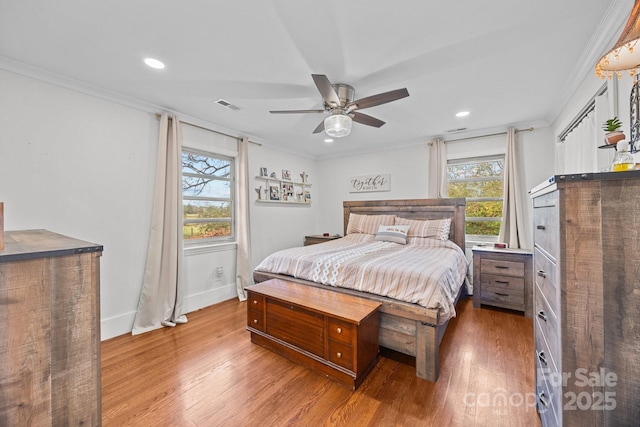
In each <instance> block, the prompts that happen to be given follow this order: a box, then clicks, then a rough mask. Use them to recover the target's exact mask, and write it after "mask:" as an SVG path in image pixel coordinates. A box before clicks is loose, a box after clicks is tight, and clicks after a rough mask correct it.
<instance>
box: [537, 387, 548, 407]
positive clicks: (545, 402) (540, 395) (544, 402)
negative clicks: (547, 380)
mask: <svg viewBox="0 0 640 427" xmlns="http://www.w3.org/2000/svg"><path fill="white" fill-rule="evenodd" d="M538 400H539V401H540V403H541V404H542V406H544V407H545V408H548V407H549V401H548V400H547V394H546V393H545V392H544V391H541V392H540V393H538Z"/></svg>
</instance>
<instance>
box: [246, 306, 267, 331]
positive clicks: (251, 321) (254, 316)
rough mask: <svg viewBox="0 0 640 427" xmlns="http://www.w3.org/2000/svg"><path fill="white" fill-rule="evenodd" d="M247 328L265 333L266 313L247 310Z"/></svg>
mask: <svg viewBox="0 0 640 427" xmlns="http://www.w3.org/2000/svg"><path fill="white" fill-rule="evenodd" d="M247 326H249V327H252V328H254V329H257V330H259V331H262V332H264V311H260V310H251V309H249V310H247Z"/></svg>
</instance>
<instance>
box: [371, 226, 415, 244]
mask: <svg viewBox="0 0 640 427" xmlns="http://www.w3.org/2000/svg"><path fill="white" fill-rule="evenodd" d="M408 231H409V226H408V225H381V226H380V227H378V232H377V233H376V240H380V241H383V242H393V243H400V244H401V245H406V244H407V232H408Z"/></svg>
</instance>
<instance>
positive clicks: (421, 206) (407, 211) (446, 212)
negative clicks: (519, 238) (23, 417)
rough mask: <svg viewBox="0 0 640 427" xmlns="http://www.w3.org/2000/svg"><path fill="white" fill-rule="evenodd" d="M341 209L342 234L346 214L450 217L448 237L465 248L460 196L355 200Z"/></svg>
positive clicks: (345, 203)
mask: <svg viewBox="0 0 640 427" xmlns="http://www.w3.org/2000/svg"><path fill="white" fill-rule="evenodd" d="M342 206H343V209H344V234H345V235H346V234H347V224H348V223H349V214H351V213H354V214H359V215H397V216H399V217H401V218H408V219H442V218H451V231H449V240H451V241H452V242H454V243H455V244H457V245H458V246H460V248H461V249H462V250H463V251H464V243H465V242H464V234H465V222H464V220H465V207H466V202H465V199H463V198H455V199H406V200H357V201H351V202H347V201H345V202H342Z"/></svg>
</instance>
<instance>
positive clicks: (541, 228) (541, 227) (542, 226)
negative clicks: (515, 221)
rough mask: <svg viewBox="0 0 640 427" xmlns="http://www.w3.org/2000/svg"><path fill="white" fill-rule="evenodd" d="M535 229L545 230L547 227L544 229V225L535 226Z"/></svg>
mask: <svg viewBox="0 0 640 427" xmlns="http://www.w3.org/2000/svg"><path fill="white" fill-rule="evenodd" d="M536 228H537V229H538V230H546V229H547V227H545V226H544V225H536Z"/></svg>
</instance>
